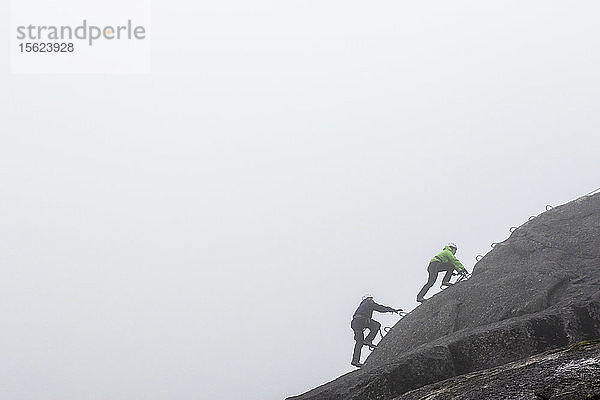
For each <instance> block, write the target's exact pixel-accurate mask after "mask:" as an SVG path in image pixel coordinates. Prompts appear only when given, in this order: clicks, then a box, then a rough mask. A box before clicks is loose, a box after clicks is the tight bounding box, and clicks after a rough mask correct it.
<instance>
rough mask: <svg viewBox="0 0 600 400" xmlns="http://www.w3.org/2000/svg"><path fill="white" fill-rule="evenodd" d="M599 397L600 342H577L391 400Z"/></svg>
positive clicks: (567, 399) (569, 399) (572, 399)
mask: <svg viewBox="0 0 600 400" xmlns="http://www.w3.org/2000/svg"><path fill="white" fill-rule="evenodd" d="M423 399H428V400H455V399H460V400H480V399H486V400H511V399H514V400H517V399H518V400H584V399H588V400H589V399H600V341H598V340H596V341H588V342H580V343H578V344H576V345H572V346H569V347H566V348H561V349H558V350H550V351H548V352H545V353H542V354H539V355H535V356H531V357H529V358H526V359H523V360H520V361H515V362H512V363H508V364H505V365H503V366H500V367H496V368H491V369H487V370H483V371H477V372H472V373H469V374H465V375H460V376H458V377H454V378H450V379H447V380H444V381H441V382H438V383H434V384H431V385H427V386H424V387H422V388H419V389H415V390H413V391H410V392H408V393H405V394H403V395H400V396H398V397H396V398H394V400H423Z"/></svg>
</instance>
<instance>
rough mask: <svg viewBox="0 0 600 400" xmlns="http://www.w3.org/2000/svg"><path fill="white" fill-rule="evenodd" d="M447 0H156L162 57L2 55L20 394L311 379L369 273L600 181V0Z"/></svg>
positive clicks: (4, 330)
mask: <svg viewBox="0 0 600 400" xmlns="http://www.w3.org/2000/svg"><path fill="white" fill-rule="evenodd" d="M451 3H452V4H450V2H441V1H435V2H433V1H430V2H419V4H410V3H408V2H397V1H382V2H377V3H368V2H357V1H319V2H316V1H287V2H282V1H278V2H275V1H259V2H252V3H250V2H241V1H225V2H219V4H214V2H210V3H208V2H198V1H188V0H175V1H171V2H161V3H158V2H156V3H155V4H154V8H153V23H152V28H151V31H150V33H149V36H150V37H151V40H152V46H153V73H152V74H150V75H112V76H111V75H104V76H102V75H72V76H53V75H31V76H27V75H10V74H9V73H8V72H7V71H8V65H7V64H8V60H7V59H6V57H4V58H2V61H3V63H2V67H3V69H2V75H1V76H0V102H1V103H0V106H1V108H0V226H1V229H0V235H1V236H0V268H1V269H0V271H2V275H1V277H0V321H1V322H0V324H1V326H0V358H1V359H2V360H3V362H2V363H0V397H1V398H3V399H11V400H13V399H14V400H17V399H18V400H58V399H60V400H80V399H98V400H121V399H123V400H125V399H127V400H131V399H152V400H154V399H180V400H186V399H211V400H223V399H242V398H243V399H247V400H264V399H281V398H283V397H285V396H287V395H292V394H296V393H299V392H302V391H305V390H308V389H310V388H312V387H314V386H317V385H319V384H321V383H324V382H325V381H327V380H329V379H332V378H334V377H337V376H338V375H340V374H342V373H345V372H347V371H349V370H350V369H351V368H350V365H349V362H350V357H351V351H352V345H353V340H352V331H351V330H350V327H349V323H350V318H351V315H352V313H353V311H354V309H355V307H356V306H357V305H358V302H359V301H360V299H361V296H362V295H363V294H364V293H365V292H370V293H373V294H374V295H375V299H376V300H377V301H379V302H382V303H385V304H389V305H393V306H397V307H402V308H405V309H412V308H413V307H414V306H416V303H415V301H414V299H415V295H416V293H417V291H418V290H419V289H420V287H421V286H422V285H423V283H424V281H425V279H426V273H425V269H426V266H427V262H428V260H429V259H430V258H431V257H432V256H433V255H435V253H436V252H437V251H439V250H440V249H441V247H443V245H444V244H445V243H446V242H448V241H454V242H456V243H457V244H458V245H459V251H458V253H457V256H458V258H459V259H461V260H462V261H463V263H464V264H465V266H466V267H467V268H468V269H469V270H471V269H472V267H473V263H474V257H475V256H476V255H477V254H484V253H485V252H487V251H488V250H489V244H490V242H493V241H500V240H503V239H504V238H506V237H507V236H508V229H509V227H510V226H511V225H519V224H521V223H523V222H524V221H526V220H527V218H528V217H529V216H530V215H534V214H537V213H540V212H542V211H543V209H544V206H545V205H546V204H558V203H564V202H566V201H569V200H571V199H573V198H575V197H578V196H580V195H583V194H585V193H586V192H589V191H591V190H592V189H595V188H597V187H599V186H600V184H599V182H600V179H599V171H600V169H599V168H598V167H599V162H598V149H599V147H600V136H599V134H598V133H599V128H600V113H599V112H598V111H599V106H600V97H599V96H600V95H599V93H600V78H599V77H598V71H600V52H599V51H598V49H599V48H600V25H599V24H598V18H597V17H598V12H599V11H600V5H598V4H597V2H593V1H577V2H567V1H560V2H559V1H526V2H523V1H502V2H500V1H497V2H482V1H455V2H451ZM7 7H8V6H7V4H4V3H3V4H2V5H0V11H1V12H2V15H7V14H6V13H5V11H6V10H7ZM1 23H2V24H6V23H7V21H6V18H3V19H2V22H1ZM5 32H6V30H5ZM7 43H8V38H7V37H3V38H2V42H1V45H2V48H3V49H4V54H8V50H7ZM437 287H438V286H437V285H436V286H435V288H437ZM430 294H431V293H430ZM376 319H378V320H380V321H381V322H383V323H384V325H390V324H391V323H393V322H394V321H395V320H396V319H395V318H394V317H390V316H384V315H382V316H381V318H379V317H376Z"/></svg>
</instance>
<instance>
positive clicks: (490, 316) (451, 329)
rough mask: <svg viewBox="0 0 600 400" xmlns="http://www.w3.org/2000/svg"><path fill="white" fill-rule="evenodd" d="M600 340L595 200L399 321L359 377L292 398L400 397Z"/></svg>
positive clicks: (555, 219)
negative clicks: (480, 372) (554, 350)
mask: <svg viewBox="0 0 600 400" xmlns="http://www.w3.org/2000/svg"><path fill="white" fill-rule="evenodd" d="M599 337H600V194H597V195H594V196H586V197H582V198H580V199H577V200H575V201H572V202H570V203H567V204H565V205H563V206H560V207H556V208H554V209H551V210H549V211H547V212H545V213H543V214H541V215H539V216H538V217H536V218H534V219H532V220H530V221H528V222H526V223H525V224H523V225H522V226H520V227H519V228H518V229H516V230H515V231H514V232H513V233H512V234H511V236H510V237H509V238H508V239H507V240H505V241H504V242H502V243H499V244H498V245H496V246H495V247H494V249H493V250H492V251H491V252H490V253H488V254H487V255H486V256H485V257H484V258H483V259H481V260H480V261H479V262H478V263H477V264H476V265H475V267H474V269H473V276H472V278H471V279H470V280H468V281H466V282H461V283H460V284H458V285H455V286H453V287H451V288H450V289H447V290H445V291H443V292H441V293H438V294H436V295H435V296H433V297H432V298H431V299H430V300H429V301H427V302H426V303H424V304H423V305H421V306H419V307H418V308H417V309H415V310H414V311H413V312H411V313H410V314H409V315H408V316H406V317H405V318H403V319H402V320H400V321H399V322H398V323H397V324H396V325H395V326H394V327H393V328H392V330H391V331H390V332H389V333H388V334H387V335H386V337H385V338H384V339H383V340H382V341H381V343H380V344H379V348H378V349H377V350H375V351H374V352H373V353H372V354H371V355H370V356H369V358H367V360H366V362H365V365H364V367H363V368H362V369H361V370H358V371H355V372H351V373H349V374H346V375H344V376H342V377H340V378H338V379H336V380H334V381H332V382H330V383H328V384H325V385H323V386H320V387H318V388H316V389H313V390H311V391H309V392H307V393H305V394H303V395H300V396H296V397H291V398H290V399H298V400H299V399H320V400H329V399H356V400H358V399H393V398H395V397H397V396H399V395H401V394H403V393H406V392H409V391H411V390H413V389H416V388H420V387H423V386H425V385H429V384H431V383H434V382H439V381H442V380H445V379H448V378H451V377H454V376H457V375H462V374H467V373H470V372H473V371H481V370H486V369H490V368H493V367H497V366H501V365H505V364H507V363H511V362H513V361H515V360H520V359H523V358H526V357H529V356H532V355H535V354H539V353H542V352H545V351H548V350H550V349H556V348H560V347H562V346H566V345H568V344H572V343H576V342H579V341H582V340H588V339H595V338H599ZM457 398H458V397H457ZM481 398H489V397H481ZM540 398H543V397H540Z"/></svg>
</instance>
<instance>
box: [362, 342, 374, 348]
mask: <svg viewBox="0 0 600 400" xmlns="http://www.w3.org/2000/svg"><path fill="white" fill-rule="evenodd" d="M363 346H369V347H372V348H375V347H377V345H376V344H373V343H372V342H364V343H363Z"/></svg>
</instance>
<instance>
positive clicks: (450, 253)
mask: <svg viewBox="0 0 600 400" xmlns="http://www.w3.org/2000/svg"><path fill="white" fill-rule="evenodd" d="M456 250H457V247H456V245H455V244H454V243H450V244H448V245H447V246H446V247H444V250H442V252H441V253H439V254H438V255H437V256H435V257H433V259H432V260H431V261H430V262H429V266H428V267H427V272H428V273H429V279H427V283H426V284H425V286H423V289H421V291H420V292H419V294H417V301H418V302H419V303H423V302H424V301H425V294H426V293H427V291H428V290H429V289H430V288H431V287H432V286H433V284H434V283H435V281H436V279H437V277H438V274H439V273H440V272H445V273H446V274H445V275H444V278H443V279H442V286H451V285H452V284H451V283H450V278H452V274H453V273H454V270H456V271H458V273H459V274H462V275H465V274H468V272H467V270H466V268H465V267H464V266H463V265H462V264H461V263H460V261H458V259H457V258H456V257H455V256H454V254H456Z"/></svg>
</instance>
